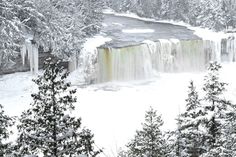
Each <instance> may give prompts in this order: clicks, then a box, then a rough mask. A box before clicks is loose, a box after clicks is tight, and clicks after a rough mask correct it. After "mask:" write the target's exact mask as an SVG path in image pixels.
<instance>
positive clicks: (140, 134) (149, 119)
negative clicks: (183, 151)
mask: <svg viewBox="0 0 236 157" xmlns="http://www.w3.org/2000/svg"><path fill="white" fill-rule="evenodd" d="M162 125H163V121H162V119H161V116H158V115H157V113H156V111H155V110H154V109H153V108H150V110H148V111H147V112H146V115H145V122H144V123H143V124H142V126H143V128H142V130H139V131H137V132H136V135H135V137H134V139H133V140H132V141H131V142H130V143H129V144H128V145H127V147H128V149H129V150H128V156H131V157H145V156H148V157H163V156H165V155H166V152H165V150H166V146H165V145H166V143H165V140H164V138H163V134H162V132H161V130H160V127H161V126H162Z"/></svg>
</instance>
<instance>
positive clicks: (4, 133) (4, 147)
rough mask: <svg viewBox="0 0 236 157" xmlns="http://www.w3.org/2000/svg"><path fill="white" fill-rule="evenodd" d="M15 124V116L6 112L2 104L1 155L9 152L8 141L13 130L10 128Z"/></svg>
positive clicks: (0, 107) (0, 119)
mask: <svg viewBox="0 0 236 157" xmlns="http://www.w3.org/2000/svg"><path fill="white" fill-rule="evenodd" d="M13 124H14V121H13V118H11V117H9V116H7V115H6V114H5V113H4V110H3V106H2V105H1V104H0V156H4V155H6V154H8V153H9V151H10V150H9V147H10V143H6V140H7V139H8V138H9V136H10V134H11V133H12V132H10V131H8V128H9V127H11V126H12V125H13Z"/></svg>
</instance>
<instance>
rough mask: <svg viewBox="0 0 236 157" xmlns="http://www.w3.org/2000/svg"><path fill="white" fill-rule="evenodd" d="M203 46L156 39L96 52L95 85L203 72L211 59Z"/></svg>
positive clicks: (191, 42) (192, 42)
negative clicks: (189, 72) (169, 74)
mask: <svg viewBox="0 0 236 157" xmlns="http://www.w3.org/2000/svg"><path fill="white" fill-rule="evenodd" d="M204 43H205V42H203V40H182V41H180V40H177V39H170V40H167V39H159V40H158V41H156V42H151V41H144V42H143V43H142V44H140V45H135V46H130V47H122V48H99V49H98V72H97V77H98V79H97V82H106V81H113V80H118V81H125V80H138V79H146V78H150V77H153V76H155V74H156V73H158V72H184V71H200V70H203V69H205V66H206V63H207V62H209V60H210V59H212V57H211V56H210V57H209V55H207V53H208V52H205V51H204ZM207 43H208V42H207ZM205 44H206V43H205ZM209 47H211V51H210V52H212V51H214V50H212V45H211V46H209ZM213 47H214V46H213ZM207 50H208V49H207Z"/></svg>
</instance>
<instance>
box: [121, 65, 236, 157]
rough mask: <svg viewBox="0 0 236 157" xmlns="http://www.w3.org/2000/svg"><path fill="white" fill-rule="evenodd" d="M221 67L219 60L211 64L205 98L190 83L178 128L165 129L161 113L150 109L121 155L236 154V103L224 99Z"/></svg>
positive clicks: (220, 156)
mask: <svg viewBox="0 0 236 157" xmlns="http://www.w3.org/2000/svg"><path fill="white" fill-rule="evenodd" d="M220 68H221V66H220V65H219V64H218V63H217V62H213V63H211V64H210V66H209V68H208V74H207V75H206V76H205V78H204V85H203V89H202V90H203V92H204V96H203V97H202V98H200V97H199V95H198V92H197V91H196V87H195V86H194V84H193V81H191V82H190V85H189V87H188V97H187V99H186V110H185V112H183V113H181V114H180V115H179V116H178V117H177V126H178V127H177V129H176V130H174V131H170V132H162V131H161V127H162V125H163V121H162V119H161V116H159V115H157V113H156V111H155V110H154V109H153V108H151V109H150V110H149V111H147V112H146V115H145V122H144V123H142V129H141V130H138V131H137V132H136V134H135V137H134V138H133V140H131V141H130V142H129V143H128V144H127V150H124V151H121V152H120V153H119V157H145V156H146V157H176V156H177V157H216V156H217V157H234V156H236V146H235V142H236V132H235V129H236V105H235V104H232V103H231V102H230V101H228V100H226V99H225V98H224V93H225V91H226V85H227V84H226V83H224V82H221V81H220V79H219V69H220ZM170 112H171V111H170Z"/></svg>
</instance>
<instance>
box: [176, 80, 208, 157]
mask: <svg viewBox="0 0 236 157" xmlns="http://www.w3.org/2000/svg"><path fill="white" fill-rule="evenodd" d="M188 88H189V91H188V98H187V99H186V111H185V112H184V113H182V114H180V115H179V118H178V119H177V121H178V130H177V137H178V140H177V142H178V150H177V153H176V154H177V156H184V157H198V156H199V155H200V154H202V153H203V152H204V151H205V150H204V148H203V144H204V139H205V132H204V130H203V129H202V128H203V126H202V122H203V120H204V116H205V115H206V113H205V112H204V108H203V107H202V106H201V102H200V99H199V96H198V92H197V91H196V87H195V86H194V85H193V81H191V82H190V86H189V87H188Z"/></svg>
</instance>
